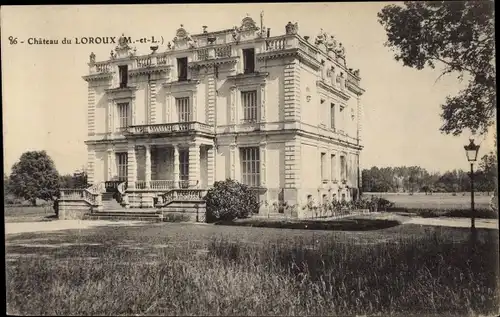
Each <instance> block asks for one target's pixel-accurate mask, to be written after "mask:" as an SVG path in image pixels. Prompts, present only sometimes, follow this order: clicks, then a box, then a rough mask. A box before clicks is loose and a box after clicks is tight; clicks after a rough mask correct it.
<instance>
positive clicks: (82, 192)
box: [59, 188, 100, 205]
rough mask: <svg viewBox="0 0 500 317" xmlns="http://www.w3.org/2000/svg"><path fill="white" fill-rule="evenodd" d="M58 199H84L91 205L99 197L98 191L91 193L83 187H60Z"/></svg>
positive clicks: (95, 202) (94, 203)
mask: <svg viewBox="0 0 500 317" xmlns="http://www.w3.org/2000/svg"><path fill="white" fill-rule="evenodd" d="M59 192H60V200H64V201H66V200H84V201H87V202H88V203H90V204H91V205H97V203H98V201H99V199H98V196H99V195H100V194H98V193H92V192H90V191H89V190H87V189H86V188H83V189H68V188H65V189H60V191H59Z"/></svg>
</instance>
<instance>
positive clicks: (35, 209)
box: [4, 204, 56, 222]
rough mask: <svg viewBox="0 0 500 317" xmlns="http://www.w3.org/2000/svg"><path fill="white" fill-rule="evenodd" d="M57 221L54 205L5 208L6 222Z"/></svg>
mask: <svg viewBox="0 0 500 317" xmlns="http://www.w3.org/2000/svg"><path fill="white" fill-rule="evenodd" d="M54 219H56V216H55V212H54V209H53V208H52V205H48V204H47V205H45V206H15V207H13V206H5V205H4V221H5V222H32V221H50V220H54Z"/></svg>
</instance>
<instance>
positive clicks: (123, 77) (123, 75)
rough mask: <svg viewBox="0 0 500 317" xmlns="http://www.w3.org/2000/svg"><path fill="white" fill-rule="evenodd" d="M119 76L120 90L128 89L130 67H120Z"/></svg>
mask: <svg viewBox="0 0 500 317" xmlns="http://www.w3.org/2000/svg"><path fill="white" fill-rule="evenodd" d="M118 74H119V76H120V88H125V87H127V84H128V65H121V66H118Z"/></svg>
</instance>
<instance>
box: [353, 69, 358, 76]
mask: <svg viewBox="0 0 500 317" xmlns="http://www.w3.org/2000/svg"><path fill="white" fill-rule="evenodd" d="M353 74H354V76H356V77H359V69H355V70H354V72H353Z"/></svg>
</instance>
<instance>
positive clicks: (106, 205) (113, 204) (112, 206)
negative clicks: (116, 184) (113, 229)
mask: <svg viewBox="0 0 500 317" xmlns="http://www.w3.org/2000/svg"><path fill="white" fill-rule="evenodd" d="M113 195H114V193H103V194H102V209H103V210H120V209H125V208H123V207H122V205H120V204H119V203H118V202H117V201H116V199H115V198H114V197H113Z"/></svg>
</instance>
